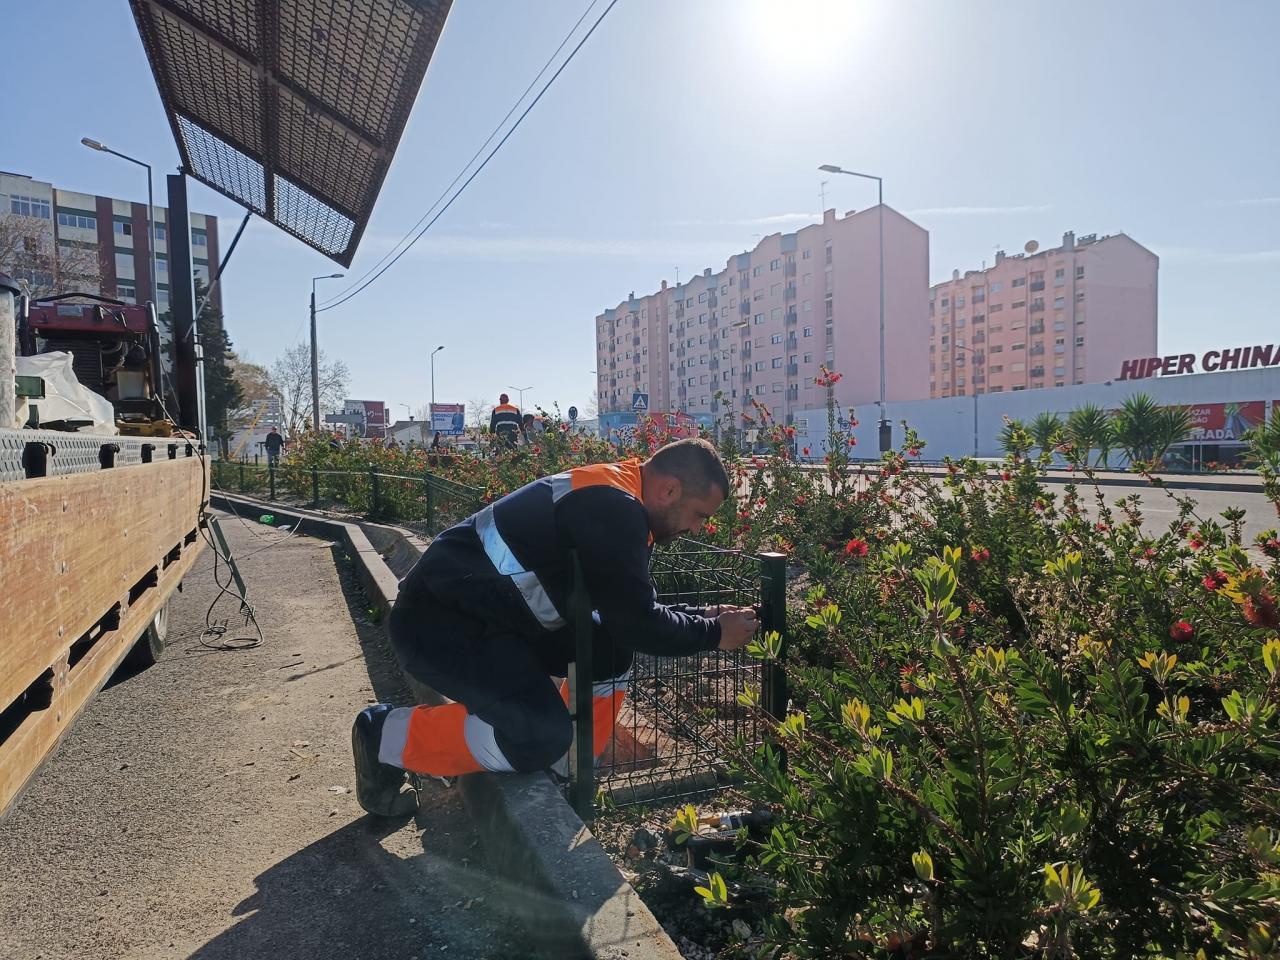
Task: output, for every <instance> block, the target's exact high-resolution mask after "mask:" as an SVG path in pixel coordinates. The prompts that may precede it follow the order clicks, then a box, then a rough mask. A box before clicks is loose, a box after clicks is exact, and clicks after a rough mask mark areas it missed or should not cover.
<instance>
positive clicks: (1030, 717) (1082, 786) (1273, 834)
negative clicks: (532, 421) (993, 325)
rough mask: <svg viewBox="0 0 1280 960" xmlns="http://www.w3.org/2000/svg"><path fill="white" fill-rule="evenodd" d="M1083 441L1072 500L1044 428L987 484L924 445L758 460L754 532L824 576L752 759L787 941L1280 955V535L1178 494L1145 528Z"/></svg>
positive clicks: (796, 613)
mask: <svg viewBox="0 0 1280 960" xmlns="http://www.w3.org/2000/svg"><path fill="white" fill-rule="evenodd" d="M1076 426H1077V427H1081V425H1080V424H1077V425H1076ZM1014 429H1015V431H1018V430H1021V428H1020V427H1016V426H1015V428H1014ZM1068 433H1069V434H1070V433H1071V430H1070V427H1068ZM1088 433H1089V432H1088V431H1086V430H1084V429H1077V430H1076V431H1075V437H1076V439H1077V441H1078V443H1077V444H1076V445H1074V446H1073V445H1071V444H1069V443H1068V444H1067V445H1065V446H1064V447H1060V448H1059V451H1060V452H1065V453H1066V455H1067V456H1068V458H1069V459H1073V460H1074V469H1076V470H1077V471H1079V474H1080V479H1081V483H1080V484H1079V485H1076V484H1071V485H1067V486H1066V487H1065V488H1062V493H1061V496H1055V495H1053V494H1050V493H1048V492H1046V490H1045V489H1044V488H1043V487H1042V486H1041V484H1040V482H1039V471H1040V469H1041V468H1042V467H1043V466H1044V465H1046V464H1047V462H1048V457H1049V455H1050V453H1051V452H1052V451H1049V450H1045V449H1044V444H1042V443H1041V444H1036V443H1035V442H1034V441H1030V440H1029V439H1026V438H1015V439H1016V448H1017V449H1018V450H1020V451H1021V453H1019V454H1017V455H1012V456H1010V458H1009V459H1008V460H1007V461H1006V463H1005V465H1004V467H1003V468H1001V469H999V470H996V471H994V472H992V471H989V470H987V469H986V468H984V467H983V466H981V465H979V464H977V463H975V462H972V461H961V462H958V463H951V464H948V466H947V467H946V469H945V471H944V472H943V473H942V475H941V476H940V477H939V476H937V475H936V474H935V475H926V473H925V472H924V471H922V470H920V469H919V468H917V467H915V466H913V461H914V456H913V454H918V453H919V449H920V446H921V444H920V443H919V441H918V440H917V439H916V438H914V437H909V439H908V443H907V444H905V445H904V448H903V449H902V450H900V451H897V452H894V453H890V454H886V455H885V456H884V458H883V460H882V462H881V463H880V464H879V466H878V469H874V468H873V469H867V470H863V471H862V472H861V474H859V473H858V472H857V471H853V473H852V474H851V473H850V471H849V470H847V469H846V468H845V466H844V465H843V464H839V463H837V464H836V465H835V466H834V467H833V466H832V465H831V463H830V462H829V463H828V465H827V466H828V469H826V470H824V469H821V468H820V469H816V470H807V471H806V470H804V469H802V468H799V467H797V466H796V465H795V464H794V463H793V462H792V461H791V460H790V458H789V457H788V456H787V455H786V450H785V447H784V446H782V445H781V444H780V445H779V446H778V447H777V448H776V449H775V454H774V455H772V456H770V457H768V458H764V459H763V461H762V462H760V463H758V464H748V465H746V466H744V470H745V471H746V476H743V475H741V474H740V475H739V478H738V479H739V480H740V481H741V482H742V485H743V488H744V489H745V491H746V496H744V497H743V500H742V501H740V502H739V503H738V504H737V505H735V509H736V511H737V512H738V517H737V520H738V521H739V522H738V524H737V526H736V528H735V532H736V536H737V539H738V540H739V542H743V543H745V544H746V545H748V546H759V545H762V544H769V543H780V542H782V541H787V542H788V543H789V545H790V546H792V547H793V549H794V555H795V556H796V558H797V559H799V560H801V561H803V564H804V566H805V568H806V569H807V571H808V579H807V581H802V582H803V584H804V586H803V588H802V590H801V592H802V593H803V596H797V601H798V603H797V606H798V608H799V609H793V611H792V616H791V620H792V637H791V645H790V651H789V654H788V657H789V659H788V676H789V679H790V683H791V689H792V698H793V699H792V703H791V707H790V710H789V713H788V715H787V716H785V717H781V718H777V723H776V735H775V736H774V737H773V738H772V740H771V741H770V742H769V743H768V744H766V745H765V746H763V747H760V748H758V749H755V750H751V751H748V750H746V749H745V748H742V749H740V751H739V753H738V762H739V763H740V764H741V766H742V768H743V770H744V772H745V773H746V774H747V777H748V779H749V780H750V781H751V782H752V784H753V785H752V786H750V787H749V788H748V789H749V790H750V792H752V793H753V794H754V797H755V799H756V800H757V801H759V802H761V803H763V804H768V805H769V806H771V807H772V808H773V809H774V811H775V812H776V813H777V814H778V816H779V820H778V824H777V826H776V829H775V830H774V831H773V834H772V837H771V838H770V839H769V841H768V842H767V843H765V844H763V845H760V846H758V847H757V848H755V849H754V850H753V851H752V857H753V859H752V860H751V861H750V869H758V870H761V871H764V872H765V873H767V874H770V875H771V876H772V877H773V878H774V879H775V880H776V882H777V902H776V909H775V910H774V911H773V912H772V913H771V914H769V915H768V916H767V917H766V918H764V919H763V920H762V921H761V924H762V927H763V930H764V933H765V935H766V940H767V941H768V942H772V943H773V944H776V945H778V946H779V947H780V948H781V949H783V950H784V951H785V954H786V955H788V956H791V955H794V956H824V957H825V956H852V955H868V956H889V955H893V956H916V957H924V956H956V957H961V956H963V957H1067V956H1081V957H1115V958H1123V957H1139V956H1143V957H1145V956H1159V957H1183V956H1186V957H1193V956H1197V955H1200V954H1199V953H1198V952H1199V951H1203V955H1204V956H1206V957H1211V956H1242V957H1262V956H1274V955H1275V950H1276V947H1275V945H1274V944H1275V940H1276V938H1277V937H1278V936H1280V899H1278V897H1280V832H1278V831H1277V828H1278V827H1280V816H1278V811H1280V803H1278V801H1280V736H1278V731H1277V718H1276V701H1277V684H1278V683H1280V633H1278V630H1280V614H1278V613H1277V597H1280V584H1278V574H1280V569H1278V567H1280V564H1277V561H1276V556H1277V555H1280V542H1277V540H1276V536H1275V534H1274V532H1273V531H1269V532H1268V534H1269V536H1268V534H1264V535H1262V537H1260V538H1259V539H1258V543H1257V544H1256V545H1252V546H1254V547H1255V549H1246V545H1245V544H1242V543H1241V536H1240V528H1241V520H1242V519H1243V512H1242V511H1238V510H1232V511H1227V512H1226V513H1225V514H1224V515H1223V517H1222V518H1220V521H1219V520H1218V519H1214V518H1209V517H1202V516H1199V515H1198V514H1197V512H1196V507H1195V504H1194V503H1193V502H1191V501H1189V500H1177V499H1176V498H1173V495H1172V494H1169V493H1167V492H1160V491H1157V492H1156V495H1157V496H1160V497H1169V498H1170V499H1172V500H1173V502H1174V503H1175V506H1176V510H1177V515H1176V519H1175V520H1174V521H1173V522H1172V523H1171V524H1170V525H1169V527H1168V529H1167V531H1165V532H1164V533H1162V534H1161V535H1159V536H1156V537H1152V536H1149V535H1147V534H1144V532H1143V529H1142V521H1143V519H1144V516H1143V507H1142V504H1141V502H1140V500H1139V498H1138V497H1126V498H1125V499H1123V500H1120V501H1118V502H1115V503H1109V502H1107V501H1106V499H1105V497H1104V496H1103V494H1102V493H1101V491H1100V490H1099V489H1098V488H1097V486H1096V485H1093V484H1092V476H1091V469H1090V466H1089V462H1088V461H1089V460H1090V459H1092V458H1093V456H1092V455H1094V454H1096V451H1097V449H1098V447H1099V446H1103V447H1104V449H1105V445H1104V444H1103V443H1102V442H1101V438H1099V437H1097V436H1089V435H1087V434H1088ZM781 439H783V440H785V435H783V437H782V438H781ZM1037 445H1039V446H1040V447H1041V453H1040V456H1039V457H1038V458H1037V459H1034V460H1033V459H1027V458H1026V456H1025V453H1026V452H1027V451H1029V450H1030V449H1032V448H1033V447H1035V446H1037ZM833 446H834V445H833ZM1073 451H1079V453H1078V455H1076V454H1075V453H1073ZM1258 456H1259V459H1260V460H1261V461H1262V462H1264V463H1266V462H1270V463H1275V462H1278V461H1277V459H1276V455H1275V451H1274V450H1272V451H1271V452H1270V453H1268V451H1267V450H1265V449H1259V451H1258ZM833 459H835V460H837V461H838V460H839V457H838V456H837V457H835V458H833ZM1269 489H1271V490H1272V496H1273V499H1274V497H1275V488H1274V484H1273V485H1271V486H1270V487H1269ZM748 497H749V498H751V499H750V500H749V502H747V503H745V505H744V501H747V499H748ZM801 500H803V503H801V502H800V501H801ZM744 510H745V511H747V513H748V515H747V516H745V517H744V516H742V513H743V511H744ZM744 528H745V529H744ZM800 531H803V533H801V532H800ZM846 538H847V539H846ZM841 541H844V542H843V543H842V542H841ZM751 653H752V655H754V656H757V657H761V658H768V657H770V656H775V655H777V653H778V645H777V644H776V643H775V644H768V643H757V644H754V645H753V646H752V648H751ZM744 702H745V703H747V704H753V703H755V702H758V697H751V696H748V697H746V698H745V700H744ZM706 889H707V890H708V892H709V893H711V894H713V895H714V892H715V891H717V890H719V889H720V888H719V886H717V885H715V884H712V885H709V886H708V887H707V888H706ZM704 896H707V894H704ZM753 949H754V948H753Z"/></svg>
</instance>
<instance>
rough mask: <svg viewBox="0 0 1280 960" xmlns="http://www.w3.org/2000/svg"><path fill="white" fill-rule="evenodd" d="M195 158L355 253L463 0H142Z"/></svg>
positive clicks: (317, 242)
mask: <svg viewBox="0 0 1280 960" xmlns="http://www.w3.org/2000/svg"><path fill="white" fill-rule="evenodd" d="M130 3H131V6H132V8H133V14H134V19H135V20H136V21H137V24H138V31H139V33H140V34H141V35H142V41H143V45H144V46H145V48H146V51H147V57H148V59H149V60H150V63H151V70H152V73H153V74H154V75H155V78H156V84H157V86H158V87H159V90H160V97H161V99H162V100H163V101H164V106H165V111H166V112H167V113H168V115H169V121H170V123H171V125H172V126H173V132H174V138H175V139H176V140H177V142H178V149H179V152H180V153H181V154H182V163H183V167H184V169H185V171H186V172H187V173H189V174H190V175H191V176H193V177H195V178H196V179H197V180H199V181H200V182H202V183H204V184H206V185H208V186H210V187H212V188H213V189H215V190H217V191H218V192H219V193H222V194H224V195H226V196H228V197H230V198H231V199H233V200H235V201H237V202H238V203H241V204H243V205H244V206H246V207H248V208H250V209H251V210H253V211H254V212H256V213H258V214H259V215H261V216H262V217H264V218H265V219H267V220H269V221H271V222H272V223H274V224H276V225H277V226H279V227H280V228H281V229H283V230H286V231H287V232H289V233H291V234H293V235H294V236H295V237H298V238H299V239H300V240H302V241H303V242H304V243H307V244H309V245H310V246H312V247H315V248H316V249H318V250H320V251H322V252H323V253H325V254H327V255H328V256H330V257H332V258H333V259H334V260H337V261H338V262H339V263H341V264H343V265H344V266H350V265H351V260H352V258H353V257H354V256H355V251H356V247H357V246H358V244H359V242H360V238H361V236H362V235H363V233H364V229H365V227H366V225H367V224H368V220H369V215H370V213H371V212H372V210H373V205H374V202H375V201H376V200H377V197H378V192H379V191H380V190H381V188H382V182H383V180H384V178H385V177H386V174H387V169H388V168H389V167H390V164H391V159H392V157H393V156H394V154H395V150H396V147H397V146H398V145H399V142H400V136H401V134H402V133H403V131H404V126H405V123H406V122H407V121H408V118H409V111H410V109H411V108H412V106H413V101H414V98H415V97H416V96H417V92H418V88H419V87H420V86H421V84H422V78H423V76H424V75H425V74H426V70H427V65H428V64H429V63H430V61H431V56H432V54H433V53H434V52H435V46H436V42H437V41H438V40H439V37H440V32H441V30H442V29H443V28H444V22H445V18H446V17H447V16H448V13H449V8H450V5H451V3H452V0H130Z"/></svg>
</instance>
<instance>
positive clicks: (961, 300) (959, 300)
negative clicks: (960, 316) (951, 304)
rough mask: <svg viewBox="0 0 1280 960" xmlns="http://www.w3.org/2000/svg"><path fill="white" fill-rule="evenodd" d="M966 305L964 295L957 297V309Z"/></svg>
mask: <svg viewBox="0 0 1280 960" xmlns="http://www.w3.org/2000/svg"><path fill="white" fill-rule="evenodd" d="M963 306H964V297H956V309H957V310H959V309H960V308H961V307H963Z"/></svg>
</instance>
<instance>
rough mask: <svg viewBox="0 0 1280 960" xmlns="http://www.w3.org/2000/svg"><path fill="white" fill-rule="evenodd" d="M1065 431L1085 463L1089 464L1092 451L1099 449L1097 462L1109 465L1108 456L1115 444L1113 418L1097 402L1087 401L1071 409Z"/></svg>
mask: <svg viewBox="0 0 1280 960" xmlns="http://www.w3.org/2000/svg"><path fill="white" fill-rule="evenodd" d="M1064 432H1065V434H1066V438H1067V440H1068V441H1069V442H1070V443H1071V445H1072V446H1073V447H1074V449H1075V453H1076V454H1078V455H1079V456H1080V457H1081V461H1082V462H1083V463H1085V464H1086V465H1087V464H1088V463H1089V454H1090V452H1092V451H1093V450H1094V449H1097V451H1098V459H1097V461H1096V463H1097V464H1100V465H1101V466H1104V467H1105V466H1106V465H1107V457H1108V456H1109V455H1110V453H1111V448H1112V447H1113V446H1114V445H1115V438H1114V435H1113V433H1112V429H1111V418H1110V417H1109V416H1108V415H1107V411H1105V410H1103V409H1102V408H1101V407H1100V406H1098V405H1097V404H1096V403H1086V404H1085V405H1084V406H1082V407H1079V408H1077V409H1075V410H1072V411H1071V413H1070V415H1069V416H1068V417H1067V425H1066V428H1065V431H1064Z"/></svg>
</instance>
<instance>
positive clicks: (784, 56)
mask: <svg viewBox="0 0 1280 960" xmlns="http://www.w3.org/2000/svg"><path fill="white" fill-rule="evenodd" d="M752 21H753V22H752V33H753V34H754V39H755V41H756V43H757V44H758V46H759V49H760V53H761V57H762V58H763V59H764V60H765V61H766V62H769V63H773V64H776V65H778V66H781V67H788V68H798V67H811V68H817V69H823V68H826V67H828V66H831V65H833V64H835V63H836V62H838V61H839V60H840V59H841V58H842V57H843V56H845V55H847V54H849V53H851V52H852V51H853V50H855V49H857V48H859V47H861V43H860V40H861V33H862V31H864V30H865V29H866V28H867V26H868V23H867V21H868V17H867V4H866V3H865V2H864V0H754V3H753V9H752Z"/></svg>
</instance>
